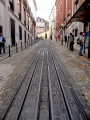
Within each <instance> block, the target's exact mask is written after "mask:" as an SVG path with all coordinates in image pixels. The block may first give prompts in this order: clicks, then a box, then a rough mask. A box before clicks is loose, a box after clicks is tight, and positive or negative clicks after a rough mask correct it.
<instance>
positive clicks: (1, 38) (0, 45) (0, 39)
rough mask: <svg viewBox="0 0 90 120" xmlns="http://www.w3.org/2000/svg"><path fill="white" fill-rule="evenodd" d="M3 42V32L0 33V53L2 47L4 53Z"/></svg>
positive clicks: (4, 40)
mask: <svg viewBox="0 0 90 120" xmlns="http://www.w3.org/2000/svg"><path fill="white" fill-rule="evenodd" d="M5 42H6V39H5V37H3V34H2V33H0V54H1V51H2V48H3V53H5Z"/></svg>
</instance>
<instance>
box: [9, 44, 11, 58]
mask: <svg viewBox="0 0 90 120" xmlns="http://www.w3.org/2000/svg"><path fill="white" fill-rule="evenodd" d="M10 56H11V55H10V45H9V57H10Z"/></svg>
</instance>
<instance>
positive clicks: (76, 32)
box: [75, 29, 78, 37]
mask: <svg viewBox="0 0 90 120" xmlns="http://www.w3.org/2000/svg"><path fill="white" fill-rule="evenodd" d="M77 34H78V29H76V30H75V37H77Z"/></svg>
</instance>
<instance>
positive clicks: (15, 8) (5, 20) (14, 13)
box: [0, 0, 37, 46]
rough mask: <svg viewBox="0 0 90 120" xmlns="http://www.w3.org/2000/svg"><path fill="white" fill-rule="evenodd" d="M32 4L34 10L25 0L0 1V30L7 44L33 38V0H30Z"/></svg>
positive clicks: (34, 24) (35, 8) (34, 34)
mask: <svg viewBox="0 0 90 120" xmlns="http://www.w3.org/2000/svg"><path fill="white" fill-rule="evenodd" d="M32 5H33V7H34V8H33V7H32V8H33V9H34V10H32V9H31V8H30V6H29V3H28V1H27V0H1V1H0V32H2V33H3V35H4V36H5V38H6V45H7V46H8V45H11V46H14V45H15V44H16V43H18V42H19V41H22V42H26V41H27V40H34V39H35V37H36V31H35V26H36V22H35V18H36V16H35V15H36V11H37V7H36V3H35V0H32ZM32 5H31V6H32ZM33 12H34V13H33ZM33 16H34V17H33Z"/></svg>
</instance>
